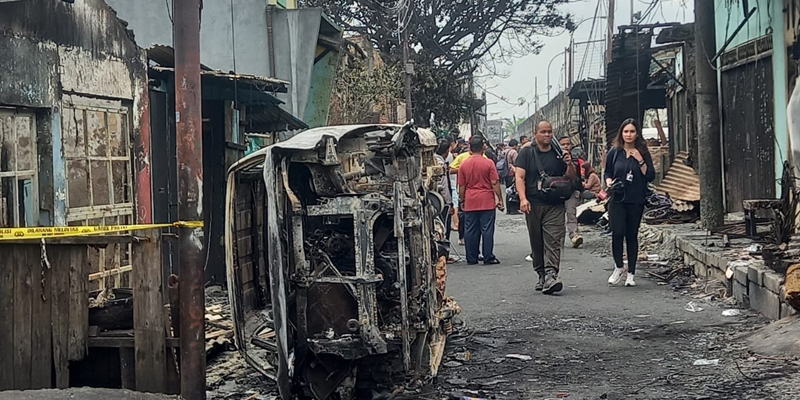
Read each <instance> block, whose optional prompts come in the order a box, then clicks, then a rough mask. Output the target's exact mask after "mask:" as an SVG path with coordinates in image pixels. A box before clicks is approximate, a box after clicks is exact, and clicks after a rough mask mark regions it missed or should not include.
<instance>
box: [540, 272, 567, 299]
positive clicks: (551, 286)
mask: <svg viewBox="0 0 800 400" xmlns="http://www.w3.org/2000/svg"><path fill="white" fill-rule="evenodd" d="M563 288H564V284H563V283H561V279H558V276H556V274H553V273H549V274H547V276H545V278H544V289H542V293H544V294H553V293H556V292H560V291H561V289H563Z"/></svg>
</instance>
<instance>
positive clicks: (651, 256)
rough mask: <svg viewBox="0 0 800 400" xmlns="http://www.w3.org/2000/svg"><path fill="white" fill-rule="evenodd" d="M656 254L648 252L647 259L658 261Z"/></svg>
mask: <svg viewBox="0 0 800 400" xmlns="http://www.w3.org/2000/svg"><path fill="white" fill-rule="evenodd" d="M659 258H660V257H659V256H658V254H648V255H647V261H658V260H659Z"/></svg>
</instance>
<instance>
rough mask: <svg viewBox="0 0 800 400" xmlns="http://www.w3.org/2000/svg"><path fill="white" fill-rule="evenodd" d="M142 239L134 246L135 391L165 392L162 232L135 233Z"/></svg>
mask: <svg viewBox="0 0 800 400" xmlns="http://www.w3.org/2000/svg"><path fill="white" fill-rule="evenodd" d="M136 236H137V237H139V238H141V241H139V242H138V243H135V244H134V245H133V258H132V261H133V263H132V265H133V270H132V271H131V274H132V283H133V336H134V346H135V359H136V365H135V376H136V390H137V391H140V392H153V393H162V392H164V391H165V390H166V385H165V376H166V335H165V332H164V323H163V321H164V304H163V301H164V297H163V294H162V275H161V274H162V272H161V233H160V232H159V231H157V230H146V231H138V232H136Z"/></svg>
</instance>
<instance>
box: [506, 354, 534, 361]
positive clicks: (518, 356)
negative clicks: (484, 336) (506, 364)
mask: <svg viewBox="0 0 800 400" xmlns="http://www.w3.org/2000/svg"><path fill="white" fill-rule="evenodd" d="M506 358H513V359H515V360H522V361H530V360H533V357H531V356H526V355H524V354H506Z"/></svg>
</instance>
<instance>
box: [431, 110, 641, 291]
mask: <svg viewBox="0 0 800 400" xmlns="http://www.w3.org/2000/svg"><path fill="white" fill-rule="evenodd" d="M553 136H554V132H553V126H552V124H551V123H550V122H549V121H540V122H539V123H538V124H537V125H536V129H535V132H534V135H533V137H532V138H528V137H527V136H522V137H520V138H519V140H517V139H511V140H510V141H509V142H508V143H507V144H499V145H497V146H496V147H493V146H491V145H490V144H489V142H488V141H487V139H486V138H485V137H484V136H483V135H481V134H476V135H473V136H472V137H470V138H467V139H464V138H461V135H460V132H458V131H457V130H454V131H453V132H451V135H450V136H449V137H447V138H445V139H441V140H440V142H439V144H438V147H437V148H436V158H437V161H438V162H439V163H440V164H441V165H442V166H443V167H444V168H445V169H444V170H445V171H448V174H446V175H445V176H443V177H442V181H441V182H440V183H439V187H440V193H441V195H442V198H443V199H444V201H445V203H446V204H448V207H446V208H445V211H443V213H442V220H443V221H444V223H445V227H446V237H447V238H448V239H449V238H450V235H451V233H452V230H456V231H457V232H458V243H459V244H460V245H463V246H465V255H466V262H467V264H468V265H477V264H478V263H480V262H483V263H484V264H486V265H493V264H500V263H501V261H500V260H499V259H498V258H497V256H496V254H495V253H494V231H495V222H496V216H497V214H496V213H497V211H498V210H499V211H501V212H503V211H506V212H507V213H508V214H524V215H525V223H526V227H527V231H528V238H529V242H530V250H531V251H530V253H529V255H528V256H527V257H526V260H527V261H529V262H531V264H532V266H533V270H534V271H535V272H536V274H537V276H538V281H537V282H536V284H535V285H534V289H535V290H536V291H541V292H543V293H545V294H554V293H557V292H560V291H561V290H562V289H563V287H564V284H563V282H562V281H561V278H560V275H559V270H560V265H561V253H562V250H563V248H564V244H565V240H566V239H568V240H569V242H570V243H571V244H572V247H574V248H578V247H580V246H581V245H582V244H583V241H584V239H583V237H582V236H581V234H580V230H579V225H578V218H577V217H578V216H577V208H578V206H579V205H580V204H581V203H582V202H584V201H598V202H605V204H606V207H607V210H608V214H609V222H610V225H611V237H612V240H611V242H612V246H611V247H612V253H613V256H614V264H615V268H614V271H613V273H612V274H611V276H610V277H609V278H608V283H609V284H610V285H616V284H618V283H620V282H621V281H622V277H623V275H624V276H625V283H624V286H627V287H630V286H636V281H635V274H636V260H637V258H638V251H639V241H638V232H639V225H640V223H641V220H642V214H643V212H644V204H645V197H646V196H647V194H648V191H649V189H648V184H649V183H650V182H652V181H653V179H654V178H655V168H654V167H653V160H652V157H651V156H650V153H649V151H648V149H647V144H646V142H645V141H644V138H643V137H642V132H641V129H640V128H639V125H638V123H637V122H636V121H635V120H633V119H628V120H625V121H624V122H623V123H622V125H621V126H620V128H619V131H618V133H617V136H616V139H615V141H614V143H613V145H612V147H611V148H610V149H609V151H608V152H607V154H606V157H605V162H604V164H603V168H602V173H603V179H601V178H600V176H599V175H598V173H597V172H596V171H595V169H594V167H593V166H592V165H591V164H590V163H589V162H586V161H585V160H584V159H583V158H582V157H581V156H580V154H573V151H572V150H573V148H572V143H571V141H570V138H569V137H567V136H564V137H560V138H559V139H558V140H557V141H554V137H553ZM503 187H505V189H503ZM625 250H627V261H626V257H625V256H624V255H623V252H624V251H625ZM455 261H456V260H455V259H451V260H450V262H455ZM626 265H627V271H626V268H625V267H626Z"/></svg>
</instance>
